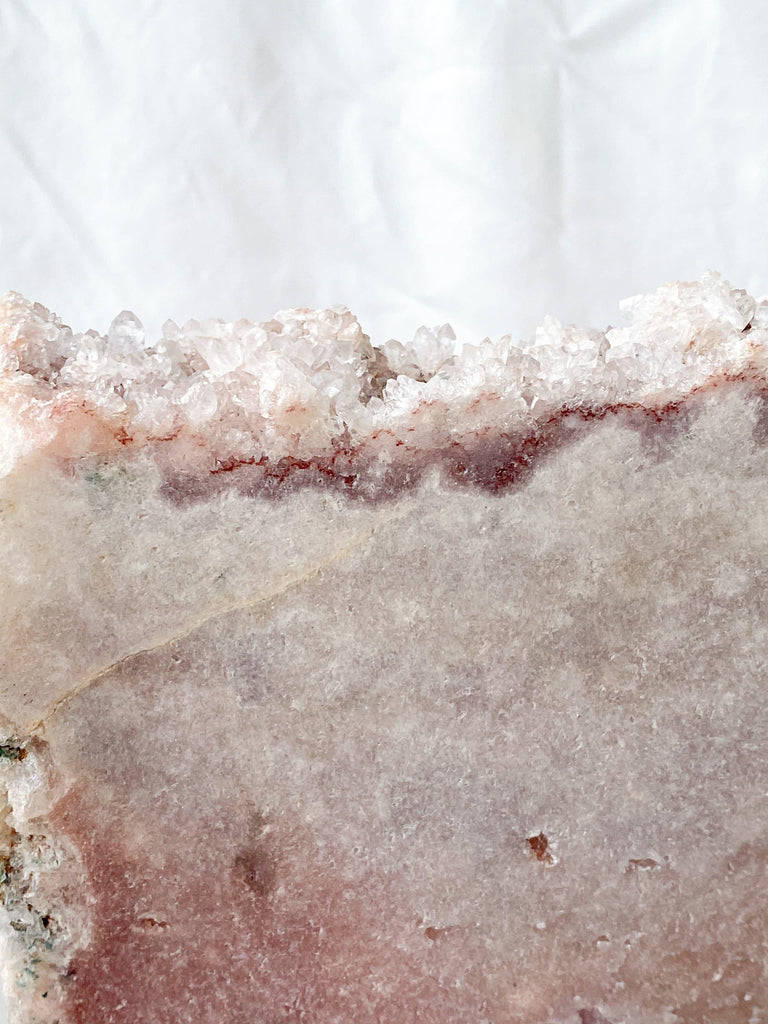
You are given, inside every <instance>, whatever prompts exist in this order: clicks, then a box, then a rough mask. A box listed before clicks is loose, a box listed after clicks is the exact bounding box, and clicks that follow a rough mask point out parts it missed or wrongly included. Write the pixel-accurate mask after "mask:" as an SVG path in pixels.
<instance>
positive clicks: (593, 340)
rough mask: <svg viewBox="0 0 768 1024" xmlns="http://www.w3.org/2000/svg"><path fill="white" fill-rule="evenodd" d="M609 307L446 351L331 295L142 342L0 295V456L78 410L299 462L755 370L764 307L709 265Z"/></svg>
mask: <svg viewBox="0 0 768 1024" xmlns="http://www.w3.org/2000/svg"><path fill="white" fill-rule="evenodd" d="M621 307H622V313H623V317H624V319H625V320H626V321H627V323H626V325H625V326H621V327H615V328H609V329H608V330H607V331H605V332H601V331H597V330H584V329H582V328H579V327H575V326H568V327H564V326H563V325H562V324H561V323H560V322H559V321H558V320H557V319H555V318H554V317H551V316H550V317H547V318H545V320H544V322H543V324H542V325H541V326H540V327H539V328H538V329H537V331H536V334H535V337H534V338H533V339H532V340H531V341H529V342H525V343H515V342H513V340H512V337H511V336H509V335H507V336H505V337H503V338H501V339H499V340H498V341H490V340H489V339H486V340H484V341H482V342H481V343H480V344H477V345H474V344H463V345H458V344H457V342H456V339H455V335H454V333H453V331H452V330H451V328H450V327H449V326H448V325H443V326H442V327H439V328H435V329H434V330H430V329H428V328H426V327H422V328H420V329H419V331H417V333H416V335H415V337H414V340H413V341H412V342H411V343H408V344H401V343H400V342H397V341H388V342H386V343H385V344H383V345H381V346H380V347H374V346H373V345H372V344H371V341H370V339H369V338H368V336H367V335H366V334H364V332H363V330H362V328H361V326H360V324H359V323H358V321H357V320H356V318H355V317H354V316H353V315H352V314H351V313H350V312H349V310H347V309H346V308H345V307H343V306H337V307H334V308H333V309H330V310H320V311H313V310H306V309H295V310H288V311H283V312H281V313H278V314H277V315H276V316H275V317H274V318H273V319H272V320H270V321H269V322H267V323H264V324H260V325H255V324H252V323H249V322H248V321H246V320H240V321H238V322H237V323H231V324H230V323H225V322H224V321H221V320H206V321H202V322H198V321H194V320H193V321H190V322H189V323H187V324H186V325H185V327H184V328H179V327H177V326H176V324H174V323H173V322H172V321H168V322H167V323H166V324H165V326H164V328H163V334H162V337H161V338H160V339H159V340H158V341H156V342H150V341H148V340H147V339H146V338H145V336H144V331H143V328H142V326H141V323H140V322H139V321H138V319H137V318H136V317H135V316H134V315H133V314H132V313H128V312H123V313H121V314H120V315H119V316H118V317H116V318H115V320H114V321H113V323H112V325H111V327H110V329H109V332H108V334H107V335H106V336H102V335H99V334H97V333H96V332H95V331H88V332H86V333H85V334H73V332H72V331H71V330H70V328H69V327H66V326H65V325H63V324H62V322H61V320H60V319H59V318H58V317H57V316H55V315H54V314H52V313H50V312H49V311H48V310H47V309H45V308H44V307H42V306H40V305H39V304H37V303H35V304H32V303H31V302H28V301H27V300H25V299H24V298H22V297H21V296H20V295H18V294H17V293H13V292H11V293H8V294H7V295H6V296H5V297H4V298H3V300H2V304H1V305H0V323H2V335H0V375H1V376H0V387H1V388H2V389H3V405H4V411H5V413H6V416H9V414H10V412H11V411H13V413H15V416H14V417H13V419H14V420H16V421H17V422H18V421H21V422H22V424H23V426H22V427H21V430H20V431H19V430H12V429H11V424H9V429H8V431H7V436H6V438H5V443H4V444H3V442H0V452H3V458H4V464H5V465H6V467H8V466H10V465H11V464H12V462H13V459H14V457H15V452H16V450H17V448H16V447H15V445H21V446H22V447H23V446H24V444H25V443H26V444H27V445H28V444H29V443H30V441H31V438H32V437H36V438H37V440H38V443H44V441H45V439H46V438H48V439H49V440H52V439H53V437H54V435H55V433H56V431H57V430H61V429H64V428H65V426H66V422H67V418H68V415H72V413H73V412H74V411H75V410H76V411H77V412H78V413H80V414H82V413H85V414H87V416H88V417H89V418H91V419H93V420H95V421H98V422H99V423H101V424H103V425H104V426H105V427H107V428H108V429H109V430H110V431H111V432H113V433H118V434H119V435H120V436H122V437H123V438H124V439H131V440H132V441H141V440H147V439H152V438H163V437H170V436H176V435H180V434H181V435H184V434H187V435H190V436H195V437H197V438H198V439H200V440H201V441H202V442H204V444H205V445H206V447H207V448H208V449H209V450H210V451H211V452H212V453H213V454H215V455H216V456H217V457H218V458H220V459H238V458H251V457H253V456H254V454H255V453H256V454H257V455H259V456H260V455H266V456H267V457H269V458H270V459H272V460H277V459H280V458H282V457H286V456H289V457H295V458H302V457H306V456H307V455H313V454H314V455H316V454H320V453H322V452H326V451H330V450H333V448H334V447H335V446H337V445H338V442H339V439H340V438H342V437H344V438H346V439H347V441H348V442H349V443H351V444H353V445H355V444H361V443H365V442H366V441H367V440H369V439H370V438H372V437H375V436H378V435H380V434H381V433H382V432H386V433H387V434H388V435H391V436H393V437H395V438H396V439H397V440H399V441H403V442H405V443H407V444H409V445H412V446H414V447H416V448H419V447H422V448H423V447H430V446H438V445H440V444H443V443H445V441H446V440H449V439H456V438H457V437H459V438H460V437H463V436H464V435H466V434H467V433H471V432H472V431H474V430H476V429H478V428H479V429H484V428H487V427H488V426H489V424H491V423H492V424H493V425H494V426H503V427H504V429H506V430H508V431H510V432H513V431H515V430H517V431H523V430H530V429H531V428H535V426H536V424H537V423H540V422H543V421H546V420H547V418H548V417H550V416H551V415H552V414H553V412H554V411H556V410H557V409H559V408H561V407H563V406H566V405H567V406H570V407H576V406H581V407H585V408H592V407H599V406H603V405H605V404H609V403H614V404H615V403H633V402H648V401H649V400H653V401H656V402H668V401H674V400H675V399H677V398H679V397H680V396H681V395H684V394H687V393H689V392H690V391H692V390H693V389H694V388H696V387H698V386H699V385H701V384H702V383H704V382H705V381H706V380H707V379H708V378H710V377H711V376H712V375H713V374H717V373H726V374H738V373H741V372H744V371H745V370H746V369H748V368H750V367H762V366H763V365H764V359H765V348H766V343H767V342H768V333H766V330H767V329H768V302H761V303H759V304H758V303H756V302H755V300H754V299H753V298H751V297H750V296H749V295H747V293H746V292H744V291H742V290H739V289H732V288H731V287H730V286H729V284H728V283H727V282H726V281H724V280H723V279H722V278H721V277H720V276H719V275H717V274H715V273H709V274H707V275H705V276H704V277H703V278H702V279H701V281H698V282H694V283H675V284H671V285H667V286H666V287H664V288H661V289H659V291H658V292H656V294H654V295H650V296H645V297H643V296H638V297H636V298H633V299H628V300H626V301H625V302H623V303H622V304H621ZM414 414H418V415H417V418H416V419H415V418H414ZM9 418H10V416H9ZM14 425H15V424H14ZM20 432H21V433H23V435H24V439H23V440H22V438H21V437H20V436H19V433H20ZM14 442H15V444H14Z"/></svg>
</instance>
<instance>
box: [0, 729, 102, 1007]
mask: <svg viewBox="0 0 768 1024" xmlns="http://www.w3.org/2000/svg"><path fill="white" fill-rule="evenodd" d="M66 788H67V787H66V785H65V783H64V781H63V780H62V778H61V776H60V774H59V773H58V772H57V771H56V769H55V768H54V766H53V764H52V763H51V758H50V754H49V750H48V745H47V744H46V743H45V742H44V741H42V740H40V739H38V738H37V737H24V738H22V737H20V736H19V735H18V734H14V733H12V732H9V731H8V729H7V728H6V727H3V728H2V730H0V925H1V927H0V978H1V979H2V986H3V990H4V992H5V995H6V1001H7V1004H8V1019H9V1024H42V1022H50V1021H55V1022H56V1024H71V1022H70V1021H69V1020H68V1019H66V1017H65V1016H64V1014H65V1012H66V1011H65V1005H66V993H65V986H66V977H67V971H68V969H69V966H70V964H71V961H72V958H73V957H74V955H75V954H76V953H77V952H78V951H79V950H80V949H82V948H85V946H87V944H88V941H89V933H90V921H89V920H88V918H87V916H86V915H87V911H86V908H87V905H88V903H89V898H88V885H87V880H86V874H85V871H84V869H83V865H82V862H81V857H80V854H79V851H78V850H77V849H76V847H75V846H74V845H73V844H72V843H71V842H70V841H69V840H68V839H66V838H65V837H63V836H61V835H58V834H56V833H55V832H54V831H53V830H52V829H51V827H50V825H49V824H48V823H47V821H46V818H47V816H48V812H49V811H50V808H51V806H52V805H53V804H54V803H56V802H57V801H58V800H59V799H60V798H61V797H62V796H63V795H64V793H65V791H66ZM74 890H76V891H77V892H78V896H79V899H78V905H77V908H75V907H73V906H71V905H69V904H70V903H71V893H72V891H74Z"/></svg>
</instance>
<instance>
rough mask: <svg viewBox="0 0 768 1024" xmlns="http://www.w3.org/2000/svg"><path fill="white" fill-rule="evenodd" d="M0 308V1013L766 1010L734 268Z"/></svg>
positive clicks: (757, 472)
mask: <svg viewBox="0 0 768 1024" xmlns="http://www.w3.org/2000/svg"><path fill="white" fill-rule="evenodd" d="M623 321H624V322H623V324H622V326H619V327H616V328H613V329H609V330H607V331H606V332H599V331H583V330H580V329H577V328H574V327H563V326H561V325H560V324H559V323H558V322H557V321H556V320H554V319H552V318H548V319H547V320H546V321H545V322H544V324H543V325H542V327H541V328H540V329H539V330H538V332H537V334H536V337H535V339H534V340H533V341H532V342H530V343H527V344H519V345H516V344H513V342H512V341H511V339H509V338H504V339H501V340H500V341H498V342H490V341H485V342H482V343H481V344H480V345H477V346H471V345H464V346H463V347H462V346H459V345H458V344H457V343H456V341H455V339H454V337H453V334H452V332H451V331H450V329H449V328H442V329H439V330H436V331H434V332H433V331H427V330H426V329H422V330H421V331H419V332H418V333H417V336H416V338H415V340H414V342H413V343H412V344H411V345H405V346H403V345H399V344H398V343H396V342H388V343H387V344H386V345H384V346H381V347H378V348H377V347H374V346H372V344H371V342H370V340H369V339H368V338H367V337H366V336H365V335H364V334H363V332H362V329H361V328H360V325H359V324H358V323H357V321H356V320H355V318H354V317H353V316H352V314H351V313H349V311H348V310H346V309H343V308H341V307H338V308H336V309H334V310H326V311H321V312H312V311H307V310H291V311H288V312H283V313H280V314H278V315H277V316H276V317H275V318H274V319H273V320H272V321H270V322H269V323H267V324H263V325H261V326H254V325H252V324H249V323H246V322H245V321H243V322H240V323H237V324H234V325H232V324H224V323H222V322H220V321H208V322H203V323H191V324H188V325H187V326H186V327H185V328H184V329H179V328H177V327H176V326H175V325H173V324H168V325H166V328H165V330H164V335H163V338H162V339H161V340H160V341H157V342H155V343H149V342H147V341H146V339H145V338H144V334H143V330H142V328H141V325H140V323H139V322H138V320H137V319H136V318H135V317H134V316H132V315H131V314H127V313H124V314H121V315H120V317H118V318H117V319H116V320H115V322H114V323H113V325H112V327H111V328H110V332H109V336H108V337H106V338H102V337H100V336H99V335H97V334H95V333H94V332H89V333H88V334H85V335H79V336H76V335H73V334H72V333H71V331H70V330H69V329H68V328H66V327H64V326H63V325H62V324H61V322H60V321H59V320H58V319H57V318H55V317H54V316H53V315H51V314H50V313H48V311H47V310H45V309H43V308H42V307H40V306H37V305H34V306H33V305H32V304H30V303H28V302H26V300H24V299H22V298H21V297H20V296H18V295H15V294H13V293H10V294H8V295H6V296H5V298H4V299H3V300H2V307H1V308H0V368H1V369H0V474H1V475H2V479H0V619H1V620H2V622H3V630H2V635H1V636H2V639H1V641H0V713H1V714H2V720H3V744H2V746H0V777H1V779H0V791H1V792H2V796H3V799H4V807H5V809H4V811H3V817H2V820H3V825H2V828H1V829H0V856H1V857H2V863H3V874H4V879H3V883H2V890H3V895H4V910H3V911H2V927H3V936H4V937H3V942H4V955H3V965H2V966H3V972H4V977H5V984H6V991H7V994H8V999H9V1001H11V1003H12V1005H13V1007H14V1010H13V1012H14V1013H15V1017H12V1020H16V1021H18V1022H21V1024H31V1022H38V1024H48V1022H54V1021H58V1022H59V1024H187V1022H190V1021H193V1022H195V1024H225V1022H226V1024H278V1022H290V1024H384V1022H386V1024H391V1022H398V1024H411V1022H413V1024H417V1022H418V1024H605V1022H609V1024H620V1022H624V1024H756V1022H758V1021H764V1020H766V1019H767V1018H768V968H767V966H766V965H767V964H768V956H767V953H768V948H767V947H768V910H766V906H768V903H766V900H767V899H768V755H767V754H766V744H765V739H764V737H765V735H766V732H767V731H768V698H767V697H766V691H765V680H766V673H767V672H768V664H767V663H768V606H767V605H766V598H765V596H764V594H765V589H766V588H765V582H766V576H767V574H768V573H767V566H768V519H767V518H766V513H765V509H766V507H767V502H768V448H767V447H766V442H768V399H767V398H766V354H767V353H768V304H767V303H756V302H755V301H754V300H753V299H752V298H750V296H748V295H746V294H745V293H744V292H742V291H734V290H732V289H731V288H730V286H729V285H728V284H727V282H724V281H723V280H722V279H721V278H720V277H719V276H717V275H715V274H709V275H706V276H705V277H704V278H703V279H702V280H701V281H699V282H694V283H688V284H673V285H669V286H667V287H665V288H663V289H661V290H660V291H659V292H658V293H656V294H655V295H652V296H648V297H645V298H638V299H633V300H630V301H629V302H627V303H624V304H623Z"/></svg>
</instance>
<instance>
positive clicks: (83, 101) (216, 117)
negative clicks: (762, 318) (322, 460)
mask: <svg viewBox="0 0 768 1024" xmlns="http://www.w3.org/2000/svg"><path fill="white" fill-rule="evenodd" d="M766 41H768V8H765V7H764V5H761V4H759V3H757V0H729V2H728V3H727V4H726V3H725V0H692V2H689V3H685V4H681V3H679V2H677V0H511V2H510V0H472V2H471V3H470V2H469V0H407V2H406V0H393V2H392V3H387V4H376V3H372V2H371V0H340V2H337V0H333V2H331V0H311V2H310V0H297V2H295V3H274V2H269V0H258V2H253V0H231V2H229V3H227V4H223V5H222V4H220V3H218V2H214V0H184V2H183V3H182V2H181V0H111V2H110V3H108V4H105V3H101V2H99V0H72V2H71V3H67V4H53V3H47V4H42V5H41V4H35V3H31V2H30V0H10V2H9V3H7V4H5V5H3V9H2V11H1V12H0V68H2V71H1V72H0V101H1V105H0V111H2V112H1V113H0V128H1V129H2V130H1V131H0V181H2V186H3V187H2V189H0V231H1V233H2V234H1V236H0V239H1V243H2V244H1V245H0V293H1V292H3V291H5V290H6V289H11V288H13V289H16V290H18V291H21V292H23V293H24V294H26V295H28V296H30V297H31V298H33V299H35V300H38V301H41V302H43V303H44V304H45V305H46V306H48V307H50V308H53V309H56V310H57V312H59V313H60V314H61V315H62V317H63V318H64V320H65V322H67V323H71V324H72V326H73V327H74V328H75V329H79V330H84V329H86V328H88V327H96V328H97V329H99V330H101V331H104V330H106V329H107V326H108V324H109V323H110V321H111V320H112V317H113V316H114V315H115V314H116V313H118V312H119V311H120V310H121V309H125V308H128V309H133V310H134V311H135V312H136V313H137V315H138V316H139V317H140V318H141V319H142V321H143V322H144V324H145V326H146V327H147V330H148V332H149V333H150V334H153V335H154V334H157V333H159V329H160V326H161V322H162V320H163V319H165V317H167V316H172V317H173V318H174V319H175V320H176V321H177V322H184V321H185V320H186V319H187V318H188V317H193V316H194V317H198V318H199V317H207V316H222V317H224V318H226V319H237V318H238V317H240V316H248V317H249V318H250V319H252V320H255V321H260V320H264V319H267V318H268V317H270V316H271V315H272V314H273V313H274V312H275V310H277V309H279V308H284V307H293V306H309V307H312V308H319V307H324V306H328V305H332V304H335V303H344V304H346V305H347V306H349V307H350V308H352V309H354V310H355V311H356V312H357V313H358V315H359V317H360V320H361V323H362V325H363V328H364V329H365V330H366V331H367V332H368V333H369V334H370V335H371V336H372V338H373V339H374V341H375V342H378V343H382V342H384V341H386V340H387V338H389V337H397V338H400V339H410V338H412V337H413V332H414V330H415V329H416V328H417V327H418V326H419V325H420V324H422V323H425V324H427V325H428V326H432V325H434V324H438V323H443V322H445V321H449V322H450V323H451V324H452V325H453V327H454V328H455V330H456V332H457V334H458V336H459V338H460V339H461V340H465V341H469V342H477V341H479V340H481V339H482V338H483V337H484V336H485V335H486V334H488V335H490V336H491V337H498V336H500V335H501V334H504V333H507V332H510V333H511V334H512V335H513V336H514V337H515V338H522V337H527V336H529V335H530V334H531V333H532V331H533V329H534V327H535V325H536V324H537V323H540V322H541V321H542V319H543V317H544V315H545V314H546V313H552V314H554V315H556V316H557V317H559V318H560V319H561V320H563V321H564V322H577V323H580V324H589V325H594V326H597V327H605V325H606V324H607V323H609V322H610V321H611V318H613V317H614V316H615V310H616V303H617V301H618V300H619V299H620V298H622V297H623V296H626V295H632V294H636V293H638V292H649V291H653V290H654V289H655V288H656V287H657V286H659V285H660V284H663V283H664V282H666V281H669V280H675V279H682V280H691V279H695V278H697V277H699V276H700V275H701V273H703V272H704V271H705V270H707V269H708V268H713V269H717V270H719V271H721V272H722V273H724V274H725V275H726V277H728V278H729V279H730V280H732V281H735V282H739V284H741V285H743V286H744V287H746V288H747V289H748V290H749V291H750V292H752V293H753V294H757V295H758V296H760V295H762V294H764V293H765V291H766V290H768V285H767V282H768V246H766V244H765V229H764V227H763V219H764V218H763V217H762V212H763V211H764V209H765V202H766V192H767V190H768V177H767V174H766V167H767V166H768V141H766V140H768V131H766V128H767V127H768V103H766V75H768V66H767V65H766V62H765V59H764V54H765V49H766Z"/></svg>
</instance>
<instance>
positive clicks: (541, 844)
mask: <svg viewBox="0 0 768 1024" xmlns="http://www.w3.org/2000/svg"><path fill="white" fill-rule="evenodd" d="M528 846H529V847H530V849H531V851H532V852H533V855H534V857H535V858H536V860H540V861H541V862H542V864H554V857H553V856H552V852H551V850H550V848H549V840H548V839H547V837H546V836H545V835H544V833H543V832H539V834H538V835H535V836H528Z"/></svg>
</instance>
